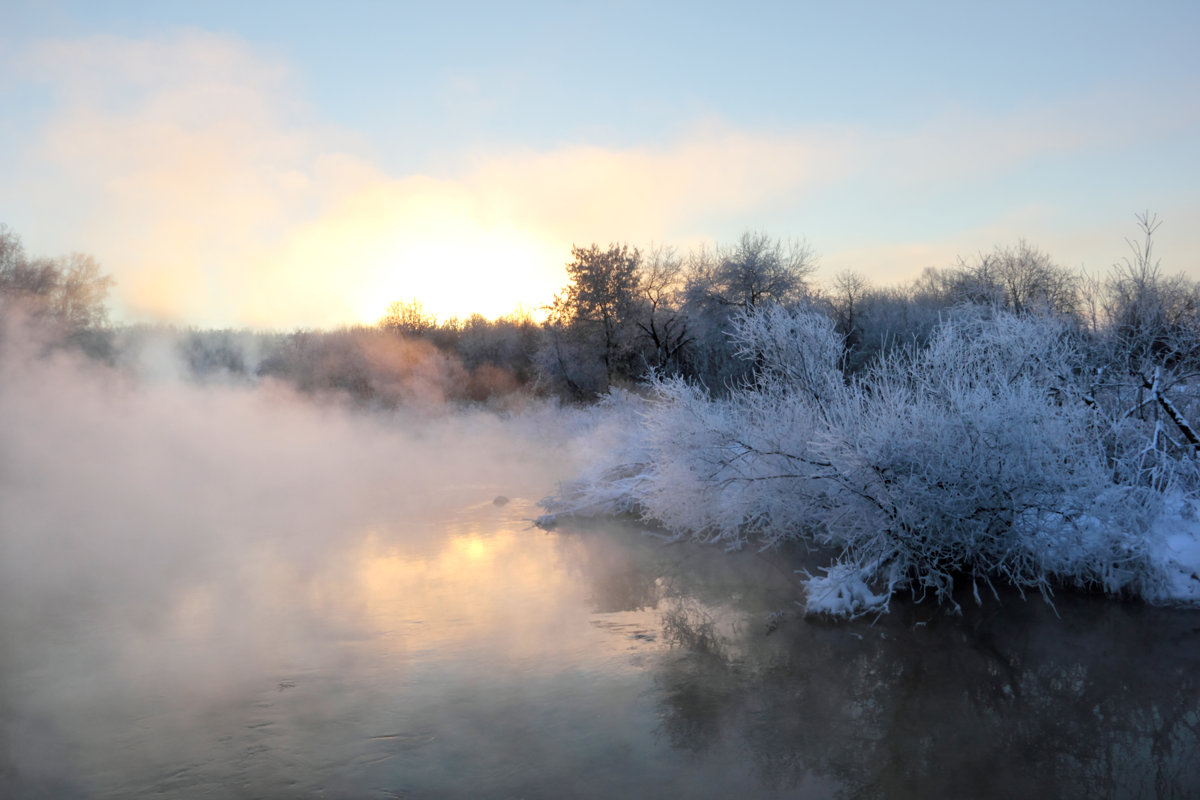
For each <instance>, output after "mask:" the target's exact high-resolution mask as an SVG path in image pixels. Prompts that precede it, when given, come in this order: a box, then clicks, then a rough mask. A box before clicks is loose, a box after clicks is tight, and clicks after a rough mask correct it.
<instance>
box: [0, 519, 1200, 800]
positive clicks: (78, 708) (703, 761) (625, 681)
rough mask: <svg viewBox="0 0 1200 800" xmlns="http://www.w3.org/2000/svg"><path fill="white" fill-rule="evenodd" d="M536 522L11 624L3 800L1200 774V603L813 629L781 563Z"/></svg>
mask: <svg viewBox="0 0 1200 800" xmlns="http://www.w3.org/2000/svg"><path fill="white" fill-rule="evenodd" d="M534 512H535V509H534V508H533V507H532V506H531V505H530V504H529V503H528V502H525V501H521V500H514V501H513V502H511V503H508V504H503V505H497V504H494V503H492V502H490V498H489V500H482V501H481V502H478V503H476V504H474V505H467V506H464V507H462V508H460V509H459V510H458V511H453V512H448V513H446V514H444V518H442V519H438V520H434V521H433V522H429V521H423V522H421V523H420V524H419V525H414V524H410V525H406V524H405V522H404V521H403V520H402V519H398V520H395V521H392V522H387V523H384V524H377V525H371V526H368V527H366V528H364V529H361V530H358V531H355V532H352V533H351V534H344V535H340V536H339V537H337V538H336V540H335V541H336V545H335V546H333V545H331V546H330V548H329V549H328V550H320V551H319V552H315V553H314V552H312V550H311V547H312V545H310V546H308V547H307V548H301V549H300V550H294V549H291V548H290V547H289V545H288V540H287V538H286V537H279V538H271V539H253V538H251V539H248V540H247V542H246V544H245V545H244V546H241V547H238V548H235V550H234V551H233V552H232V553H230V554H229V555H228V556H227V557H225V558H223V559H220V560H218V561H216V562H213V561H211V560H204V559H199V558H195V557H194V556H181V560H180V561H179V563H175V564H173V565H172V567H171V569H170V570H168V571H167V573H166V574H167V576H168V577H167V579H165V580H164V578H163V571H162V569H161V565H156V566H155V570H154V573H153V577H151V576H150V575H149V574H146V575H142V574H141V573H139V572H138V571H137V570H132V571H130V572H128V573H126V577H125V578H124V579H123V580H124V581H125V582H126V583H128V584H130V591H128V592H125V593H122V592H118V591H112V592H105V593H103V594H96V593H91V592H89V591H88V588H87V587H88V586H89V585H90V584H87V583H86V582H84V583H83V584H82V585H81V589H80V591H79V592H78V593H77V594H75V595H73V596H69V597H67V598H66V599H63V598H61V597H60V598H59V600H58V601H56V602H60V603H61V606H58V607H53V608H48V609H42V611H41V613H39V615H38V616H37V625H36V627H35V626H33V625H32V623H27V624H26V623H22V621H21V620H22V619H25V618H24V617H20V616H17V617H12V616H10V617H6V619H8V620H9V622H8V623H7V624H6V628H5V629H4V637H5V640H4V642H3V646H4V653H3V655H2V656H0V666H2V667H3V672H2V673H0V675H2V678H3V684H0V687H2V689H3V692H2V695H0V698H2V701H0V702H2V703H3V705H2V706H0V711H2V713H3V719H4V727H3V733H2V735H3V741H2V744H3V753H4V760H3V761H0V794H2V795H3V796H5V797H10V796H11V797H43V796H45V797H64V798H70V797H81V798H82V797H87V798H92V797H96V798H144V797H172V798H193V797H234V798H240V797H246V798H250V797H263V798H285V797H327V798H342V797H344V798H371V797H379V798H390V797H405V798H419V797H499V798H507V797H513V798H517V797H523V798H542V797H545V798H551V797H553V798H559V797H605V798H607V797H666V796H679V797H747V796H754V797H835V796H842V797H952V796H954V797H1014V796H1025V797H1105V796H1111V797H1153V796H1160V797H1188V796H1195V795H1196V793H1197V792H1198V791H1200V742H1198V735H1200V682H1198V681H1200V615H1197V614H1194V613H1187V612H1173V611H1169V610H1162V609H1150V608H1146V607H1143V606H1135V605H1122V604H1119V603H1114V602H1111V601H1105V600H1099V599H1089V598H1059V599H1058V600H1057V615H1056V613H1055V611H1054V610H1053V609H1051V608H1050V607H1049V606H1047V605H1046V604H1045V603H1043V602H1042V601H1041V600H1040V599H1031V600H1029V601H1022V600H1020V599H1019V598H1015V597H1006V598H1004V600H1003V601H1002V602H1000V603H997V602H988V603H987V604H986V605H985V606H984V607H983V608H976V607H974V606H971V605H964V612H965V613H964V616H962V617H956V616H953V615H949V614H947V613H945V611H944V610H942V611H939V610H938V609H936V608H934V607H932V606H929V605H927V604H926V605H917V606H903V605H902V606H900V607H898V608H897V609H896V611H894V612H893V614H891V615H890V616H888V617H885V618H882V619H880V620H878V621H876V622H875V623H874V624H871V623H870V621H861V622H855V623H851V624H825V623H820V622H812V621H805V620H803V619H801V618H798V617H797V616H796V615H795V614H794V613H793V612H792V611H791V609H794V608H795V606H794V604H793V603H792V598H793V597H795V596H796V592H797V589H796V587H795V585H794V576H793V575H792V573H791V564H790V563H789V562H787V561H786V560H785V559H784V558H783V557H782V556H779V555H772V556H766V555H762V554H758V553H754V552H742V553H736V554H725V553H722V552H720V551H717V550H713V549H711V548H705V547H702V546H698V545H690V544H669V543H665V542H663V541H662V540H660V539H657V538H654V537H651V536H646V535H644V534H642V533H641V532H639V531H638V530H637V529H635V528H632V527H629V526H624V527H622V526H617V525H613V526H588V527H587V528H585V529H571V528H562V529H559V530H556V531H552V532H546V531H542V530H538V529H534V528H531V527H530V526H529V524H528V522H527V518H528V517H530V516H532V515H533V514H534ZM64 557H69V554H64ZM98 566H99V567H102V566H103V565H98ZM139 576H140V577H139ZM56 596H57V595H56ZM772 612H779V613H774V614H773V613H772Z"/></svg>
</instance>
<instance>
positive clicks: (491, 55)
mask: <svg viewBox="0 0 1200 800" xmlns="http://www.w3.org/2000/svg"><path fill="white" fill-rule="evenodd" d="M2 16H3V19H4V22H3V25H0V104H2V107H3V108H4V113H3V114H2V115H0V222H3V223H6V224H7V225H8V226H9V227H10V228H11V229H12V230H13V231H14V232H16V233H17V234H18V235H20V236H21V237H22V239H23V241H24V243H25V246H26V249H27V250H28V251H29V252H30V253H31V254H36V255H61V254H65V253H68V252H73V251H80V252H86V253H90V254H92V255H94V256H96V257H97V258H98V259H99V260H100V262H101V263H102V265H103V267H104V269H105V270H106V271H107V272H109V273H110V274H111V275H112V276H113V277H114V278H115V279H116V281H117V285H116V286H115V288H114V290H113V294H112V297H111V305H112V308H113V312H114V313H113V316H114V318H115V319H116V320H118V321H121V322H163V321H165V322H173V323H176V324H186V325H198V326H204V327H256V328H273V329H292V328H297V327H310V328H315V327H331V326H337V325H343V324H356V323H372V322H374V321H376V320H377V319H378V318H379V317H380V316H382V315H383V313H384V312H385V310H386V307H387V305H388V304H389V303H390V302H392V301H396V300H402V301H407V300H411V299H418V300H420V301H421V302H422V303H423V305H424V307H425V308H426V310H428V311H430V312H432V313H434V314H437V315H438V316H439V317H441V318H442V319H445V318H447V317H449V316H450V315H453V314H457V315H459V316H466V315H469V314H471V313H473V312H478V313H482V314H484V315H485V316H489V317H495V316H498V315H502V314H506V313H509V312H511V311H513V310H514V309H516V308H518V307H523V308H526V309H530V310H532V311H534V312H535V313H536V311H537V309H538V308H539V307H542V306H544V305H545V304H547V303H549V302H550V301H551V300H552V298H553V295H554V293H555V292H556V291H557V290H559V289H561V287H562V286H563V284H564V283H565V281H566V273H565V270H564V266H565V264H566V262H567V261H569V260H570V250H571V245H572V244H581V245H586V244H590V243H592V242H596V243H599V244H602V245H604V244H607V243H610V242H628V243H630V244H632V245H635V246H640V247H642V248H646V247H649V246H652V245H654V244H666V245H671V246H675V247H677V248H679V249H680V250H681V251H682V252H686V251H687V250H689V249H690V248H694V247H697V246H699V245H701V244H709V245H711V244H713V243H721V242H731V241H733V240H735V239H736V238H737V237H738V236H739V235H740V234H741V233H742V232H744V231H746V230H755V231H762V232H766V233H768V234H770V235H772V236H777V237H780V238H797V239H804V240H806V241H807V242H808V243H809V244H810V245H811V247H812V248H813V250H814V251H815V252H816V253H817V255H818V257H819V263H820V272H819V277H820V278H822V279H825V280H831V279H832V278H833V276H835V275H837V274H839V273H841V272H843V271H845V270H854V271H856V272H858V273H861V274H862V275H863V276H865V277H867V278H868V279H870V280H871V281H872V282H873V283H875V284H877V285H894V284H898V283H903V282H906V281H909V280H911V279H912V278H915V277H916V276H917V275H918V274H919V273H920V272H921V270H923V269H924V268H925V267H929V266H939V267H944V266H949V265H952V264H953V263H954V262H955V261H956V259H957V258H959V257H964V258H970V257H973V256H975V255H977V254H978V253H980V252H986V251H990V250H991V249H992V248H994V247H996V246H998V245H1007V244H1012V243H1015V242H1016V241H1017V240H1018V239H1021V238H1024V239H1026V240H1028V241H1029V242H1031V243H1032V244H1035V245H1036V246H1038V247H1040V248H1042V249H1044V250H1046V251H1047V252H1049V253H1050V254H1051V255H1052V256H1053V257H1054V258H1055V260H1056V261H1057V262H1058V263H1060V264H1062V265H1064V266H1067V267H1071V268H1077V267H1082V268H1085V269H1087V270H1089V271H1090V272H1093V273H1100V274H1103V273H1104V272H1106V271H1107V270H1108V269H1109V268H1110V267H1111V265H1112V264H1113V263H1114V262H1117V261H1119V260H1120V259H1121V258H1122V257H1124V256H1126V255H1127V254H1128V247H1127V244H1126V239H1127V238H1132V237H1136V236H1137V235H1138V230H1137V222H1136V219H1135V214H1137V213H1139V212H1143V211H1149V212H1151V213H1154V214H1157V215H1158V218H1159V219H1160V220H1161V222H1162V226H1161V228H1160V229H1159V230H1158V233H1157V236H1156V241H1157V251H1158V254H1159V256H1160V257H1161V259H1162V264H1163V269H1164V270H1166V271H1167V272H1171V273H1174V272H1184V273H1186V274H1188V275H1189V276H1190V277H1192V278H1194V279H1200V145H1198V144H1197V143H1200V48H1197V47H1196V46H1195V42H1196V41H1197V40H1200V3H1197V2H1195V0H1186V1H1184V2H1168V1H1167V0H1149V1H1148V2H1142V3H1139V4H1136V5H1135V4H1131V3H1128V2H1120V3H1117V2H1107V1H1106V0H1092V2H1047V0H1041V2H1034V3H1025V2H1009V3H1004V4H981V3H962V2H937V3H927V2H918V1H916V0H913V1H912V2H904V3H896V2H853V1H852V0H850V1H848V2H842V3H836V4H835V3H828V2H822V3H814V2H800V1H799V0H793V2H787V3H754V2H750V3H743V4H739V5H737V6H736V7H735V6H734V4H732V3H719V4H709V3H704V2H691V3H654V2H638V3H633V2H619V1H616V0H609V2H605V3H582V2H572V3H522V2H508V3H503V4H501V3H454V2H444V3H438V4H434V3H407V2H343V3H340V4H337V5H336V6H335V5H333V4H330V3H315V2H297V0H292V2H271V1H269V0H264V1H261V2H252V3H247V2H244V0H242V1H241V2H226V0H206V2H203V3H199V2H197V3H190V2H161V1H160V2H115V1H114V2H96V1H95V0H92V1H91V2H87V1H84V2H73V1H68V0H62V1H59V2H55V0H36V1H33V0H6V2H5V4H4V10H3V15H2Z"/></svg>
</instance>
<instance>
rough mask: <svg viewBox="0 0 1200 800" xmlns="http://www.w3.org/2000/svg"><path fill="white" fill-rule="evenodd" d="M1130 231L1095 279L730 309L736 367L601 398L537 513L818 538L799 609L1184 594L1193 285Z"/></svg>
mask: <svg viewBox="0 0 1200 800" xmlns="http://www.w3.org/2000/svg"><path fill="white" fill-rule="evenodd" d="M1140 225H1141V229H1142V234H1143V236H1142V238H1141V239H1140V240H1139V241H1136V242H1130V255H1129V256H1128V257H1127V258H1126V259H1124V260H1123V261H1121V262H1120V263H1119V264H1117V265H1116V266H1114V268H1113V269H1112V271H1111V272H1110V273H1109V274H1108V275H1107V276H1104V277H1103V278H1101V279H1096V278H1088V276H1086V275H1081V274H1076V273H1072V272H1070V271H1067V270H1064V269H1062V268H1060V267H1057V266H1055V265H1054V264H1053V263H1052V262H1051V261H1050V259H1049V258H1048V257H1046V256H1045V255H1044V254H1042V253H1041V252H1040V251H1037V250H1035V249H1034V248H1031V247H1029V246H1028V245H1026V244H1024V243H1022V244H1019V245H1017V246H1016V247H1013V248H999V249H997V250H995V251H994V252H993V253H990V254H987V255H984V256H981V257H979V258H978V259H975V260H973V261H969V262H967V261H963V262H960V263H959V264H957V265H955V266H953V267H951V268H947V269H944V270H930V271H928V272H927V273H926V274H925V275H924V276H922V278H921V280H920V281H918V282H917V283H916V284H915V285H914V286H912V287H910V288H908V289H907V290H905V291H898V290H884V291H880V292H875V291H873V290H871V289H870V288H869V287H866V286H864V285H863V284H862V283H861V282H859V281H858V280H856V279H854V278H853V276H843V277H842V278H840V279H839V282H838V283H837V284H835V291H834V292H833V293H831V294H825V295H821V294H818V293H816V292H812V293H809V294H808V295H807V296H806V297H802V298H800V299H799V300H796V301H793V302H792V303H779V302H775V303H763V302H759V303H750V302H746V303H743V305H742V307H741V308H739V309H737V310H736V311H733V312H732V314H731V316H730V317H728V320H729V324H730V326H731V327H730V328H729V333H728V336H727V337H726V344H725V345H724V346H726V347H728V348H729V349H730V350H731V351H732V354H733V356H734V357H736V358H737V359H739V361H740V363H741V365H742V369H743V370H744V371H745V373H744V374H743V375H742V376H741V377H740V378H739V379H737V380H734V381H730V382H727V383H725V384H724V385H722V386H714V385H713V384H711V383H706V382H705V381H704V380H700V379H697V378H696V376H695V375H687V374H686V372H685V371H684V369H679V370H678V371H677V372H675V373H674V374H672V371H670V370H662V371H659V372H656V373H654V374H652V375H651V376H650V380H649V388H650V390H649V392H648V393H647V396H646V398H645V399H640V398H638V397H636V396H634V395H632V394H631V393H624V395H622V394H621V393H616V394H613V395H612V399H611V400H610V401H609V409H610V412H611V414H610V415H611V416H614V417H617V418H619V426H620V433H619V434H617V435H615V436H613V435H612V432H606V433H605V436H604V437H603V438H605V439H606V440H610V441H613V442H615V445H613V446H612V447H609V448H607V449H606V450H605V451H604V452H603V453H599V454H598V455H597V458H596V459H595V460H594V462H593V463H591V464H589V465H587V466H586V467H585V468H584V473H583V474H581V475H579V476H576V478H575V480H573V481H572V482H571V483H569V484H567V485H566V486H565V487H564V488H563V489H562V491H560V493H559V494H558V495H557V496H556V497H552V498H548V499H547V500H546V501H545V502H544V506H545V507H546V508H547V510H548V511H550V512H551V513H550V514H549V515H547V516H546V517H544V518H543V522H544V523H545V524H549V523H552V522H553V519H554V518H555V517H556V516H559V515H596V514H611V513H622V512H632V513H635V514H637V515H639V516H640V517H641V518H642V519H643V520H645V521H648V522H652V523H655V524H657V525H659V526H661V527H663V528H665V529H666V530H668V531H670V532H673V533H675V534H677V535H681V536H684V535H687V536H694V537H697V538H700V539H704V540H710V541H719V542H723V543H725V544H726V545H727V546H730V547H739V546H741V545H742V544H743V543H745V542H747V541H755V542H756V544H757V545H759V546H764V545H765V546H770V545H774V544H777V543H780V542H783V541H790V540H796V539H799V540H802V541H807V542H810V543H816V544H819V545H823V546H825V547H828V548H830V550H831V551H832V552H833V553H834V554H835V555H834V560H833V562H832V563H831V564H830V566H829V567H827V568H825V570H824V571H825V574H824V575H823V576H818V577H810V578H809V579H808V580H806V581H805V582H804V583H805V586H806V595H807V608H808V610H809V612H811V613H829V614H836V615H855V614H861V613H874V612H879V611H882V610H885V609H886V608H887V607H888V606H889V603H890V599H891V598H892V596H893V594H894V593H895V592H897V591H899V590H902V589H909V590H911V591H912V592H913V593H914V594H916V595H917V596H918V597H920V596H924V595H926V594H931V595H933V596H935V597H936V598H937V599H938V600H940V601H946V602H950V603H952V604H953V603H957V602H958V600H957V599H956V595H957V597H961V593H959V590H961V589H962V588H963V587H964V586H966V587H969V588H970V590H971V592H972V593H973V594H974V596H975V598H976V599H978V598H979V597H980V592H981V591H984V590H987V589H988V588H989V587H992V586H993V585H994V584H996V583H1005V584H1011V585H1015V586H1017V587H1028V588H1034V589H1037V590H1039V591H1041V592H1042V593H1043V594H1046V595H1049V594H1050V593H1051V592H1052V591H1053V590H1054V589H1056V588H1057V587H1059V586H1063V585H1068V586H1076V587H1084V588H1088V589H1100V590H1102V591H1105V592H1108V593H1112V594H1119V595H1134V596H1139V597H1142V598H1145V599H1148V600H1152V601H1156V602H1168V603H1186V604H1200V578H1197V574H1198V571H1200V561H1198V560H1197V557H1198V556H1200V550H1198V549H1196V543H1197V537H1196V534H1195V531H1196V523H1195V520H1196V518H1197V514H1200V503H1198V502H1197V498H1198V497H1200V433H1198V432H1197V428H1196V426H1195V424H1194V421H1195V420H1197V419H1200V290H1198V287H1197V284H1196V283H1195V282H1194V281H1190V280H1188V279H1185V278H1183V277H1181V276H1175V277H1171V276H1166V275H1163V274H1162V273H1161V272H1160V269H1159V264H1158V261H1157V260H1156V259H1155V257H1154V253H1153V235H1154V232H1155V229H1156V227H1157V223H1156V221H1155V220H1154V219H1153V218H1151V217H1149V216H1143V217H1141V218H1140ZM680 308H681V309H686V308H687V305H686V295H685V300H684V303H683V304H681V306H680ZM698 318H700V317H699V315H697V316H695V317H689V319H698ZM593 329H594V331H595V332H594V333H593V341H594V342H596V344H593V347H592V350H593V352H594V353H597V354H598V353H599V352H600V347H599V342H600V338H599V337H600V331H601V329H600V327H599V326H598V325H596V324H593ZM597 357H598V356H593V358H594V359H595V358H597ZM606 363H613V359H611V358H610V359H609V360H608V361H607V362H606Z"/></svg>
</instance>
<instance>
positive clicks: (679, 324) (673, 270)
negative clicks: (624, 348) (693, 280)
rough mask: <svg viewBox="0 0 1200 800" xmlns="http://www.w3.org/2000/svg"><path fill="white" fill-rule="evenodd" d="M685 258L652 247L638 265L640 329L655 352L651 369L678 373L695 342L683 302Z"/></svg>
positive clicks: (671, 249)
mask: <svg viewBox="0 0 1200 800" xmlns="http://www.w3.org/2000/svg"><path fill="white" fill-rule="evenodd" d="M682 291H683V259H682V258H680V257H679V255H678V253H676V251H675V249H674V248H670V247H665V246H657V247H652V248H651V249H650V251H649V253H648V255H647V256H646V258H644V259H643V260H642V262H641V264H640V265H639V269H638V296H639V298H640V299H641V304H642V308H641V313H640V314H639V318H638V322H637V326H638V328H639V329H640V330H641V331H642V334H643V336H644V337H645V338H646V339H647V340H648V341H649V344H650V348H651V349H652V351H653V355H652V356H651V362H652V363H651V366H653V367H655V368H658V369H668V370H671V371H678V370H679V368H680V359H681V357H682V351H683V350H684V348H686V347H687V346H688V345H690V344H692V343H693V342H694V341H695V339H694V337H693V336H692V333H691V331H690V329H689V326H688V318H687V313H686V310H685V309H684V308H683V303H682Z"/></svg>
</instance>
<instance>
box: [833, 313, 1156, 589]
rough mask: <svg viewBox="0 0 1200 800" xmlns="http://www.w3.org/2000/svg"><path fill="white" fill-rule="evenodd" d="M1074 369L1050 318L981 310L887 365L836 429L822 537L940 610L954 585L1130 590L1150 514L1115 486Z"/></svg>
mask: <svg viewBox="0 0 1200 800" xmlns="http://www.w3.org/2000/svg"><path fill="white" fill-rule="evenodd" d="M1076 361H1077V355H1076V352H1075V349H1074V347H1073V346H1072V344H1071V340H1070V337H1069V336H1068V335H1067V332H1066V331H1065V330H1063V329H1062V328H1061V327H1060V326H1059V325H1058V324H1056V323H1055V322H1054V321H1052V320H1045V319H1029V318H1017V317H1015V316H1012V315H1010V314H1006V313H985V312H982V311H980V310H978V309H964V310H962V311H960V312H958V313H957V314H955V315H953V316H951V317H949V318H947V319H946V320H944V321H943V323H942V325H941V326H940V327H939V328H938V330H937V331H936V333H935V334H934V336H933V338H932V340H931V341H930V343H929V346H928V348H926V349H924V350H919V351H909V352H907V353H902V354H899V355H895V356H893V357H891V358H888V359H886V360H884V361H882V362H881V363H880V364H879V365H878V366H877V367H876V368H875V369H873V370H872V371H871V373H870V374H868V375H867V376H866V377H865V378H864V379H863V380H862V381H861V382H859V383H858V384H856V386H855V390H854V392H853V395H854V397H853V402H854V404H855V406H856V409H855V413H852V414H846V415H844V416H843V425H841V426H839V427H836V428H833V429H831V430H830V432H829V436H830V438H831V441H830V442H829V443H828V444H827V445H826V447H825V450H826V452H827V453H828V455H829V460H830V461H831V462H833V464H834V466H833V472H834V473H835V475H836V477H835V478H834V479H833V480H832V481H830V482H831V483H833V484H835V485H836V489H834V490H833V491H832V492H831V493H830V502H829V503H828V504H827V505H828V508H829V510H830V511H831V512H833V515H832V516H829V517H828V518H827V520H826V531H825V536H827V537H828V539H829V540H830V541H831V542H832V543H834V544H837V545H838V546H840V547H841V548H843V553H844V554H843V559H844V560H845V561H846V562H847V563H851V564H854V565H856V566H857V567H859V568H865V569H867V570H868V576H869V577H870V578H872V579H875V580H884V579H886V581H887V583H888V584H889V585H890V586H895V585H901V584H908V583H913V584H915V585H917V586H918V587H920V588H921V589H929V590H932V591H934V592H935V593H936V594H937V595H938V597H939V598H940V599H948V598H949V596H950V592H951V590H952V589H953V586H954V580H955V578H956V577H959V576H963V577H966V578H968V579H971V580H978V581H982V582H990V581H991V580H994V579H1001V580H1003V581H1005V582H1009V583H1012V584H1015V585H1017V586H1035V587H1039V588H1042V589H1045V588H1047V587H1048V586H1049V584H1050V582H1052V581H1072V582H1077V583H1084V584H1089V585H1099V586H1102V587H1103V588H1104V589H1106V590H1108V591H1113V592H1116V591H1121V590H1124V589H1127V588H1131V587H1132V586H1133V585H1134V584H1136V582H1137V581H1138V580H1140V579H1141V578H1142V573H1143V572H1144V569H1143V568H1144V564H1145V557H1146V554H1145V547H1144V544H1145V537H1144V535H1142V534H1143V533H1144V531H1145V528H1146V525H1147V523H1148V517H1147V514H1148V513H1149V511H1150V510H1151V509H1149V508H1144V506H1146V503H1147V501H1146V499H1145V498H1143V497H1142V496H1141V495H1140V494H1137V493H1136V492H1135V491H1134V490H1133V489H1129V490H1127V491H1123V490H1120V489H1119V488H1116V487H1114V486H1113V482H1112V473H1111V469H1110V468H1109V465H1108V463H1107V461H1106V457H1105V452H1104V448H1103V446H1102V442H1101V441H1100V437H1099V436H1098V435H1097V431H1096V429H1095V425H1094V423H1095V415H1094V413H1093V412H1092V411H1091V409H1090V408H1089V406H1088V405H1087V404H1086V403H1084V402H1082V401H1081V400H1080V399H1079V396H1078V395H1079V392H1078V391H1077V389H1076V388H1075V387H1074V386H1073V383H1072V378H1071V376H1072V375H1073V374H1075V373H1076V372H1077V369H1076V367H1077V363H1076ZM1135 495H1136V497H1135ZM1135 499H1136V500H1137V502H1133V500H1135ZM1140 511H1145V512H1146V513H1145V514H1143V513H1139V512H1140Z"/></svg>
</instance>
